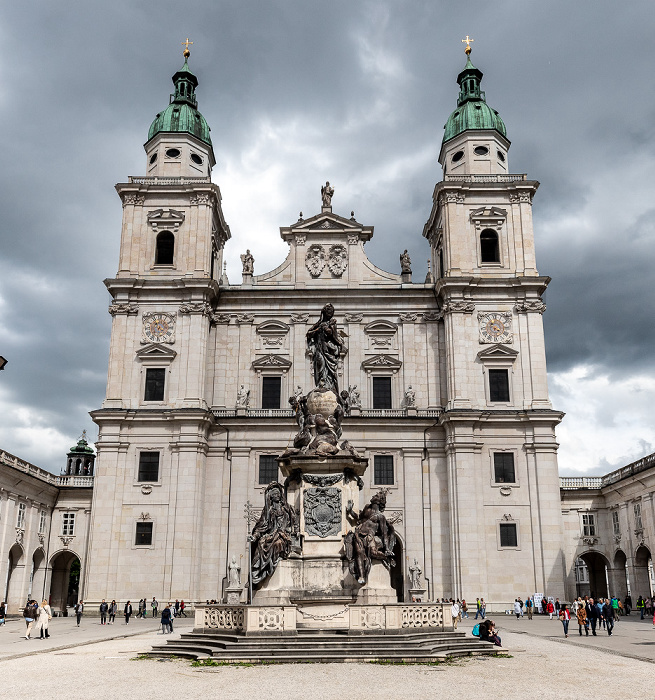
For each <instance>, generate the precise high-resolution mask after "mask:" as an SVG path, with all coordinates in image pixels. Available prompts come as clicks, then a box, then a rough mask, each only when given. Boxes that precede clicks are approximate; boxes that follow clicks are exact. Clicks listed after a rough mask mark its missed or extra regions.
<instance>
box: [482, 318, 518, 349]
mask: <svg viewBox="0 0 655 700" xmlns="http://www.w3.org/2000/svg"><path fill="white" fill-rule="evenodd" d="M478 322H479V324H480V342H481V343H511V342H512V314H511V313H509V312H503V311H489V312H486V313H483V312H480V313H479V314H478Z"/></svg>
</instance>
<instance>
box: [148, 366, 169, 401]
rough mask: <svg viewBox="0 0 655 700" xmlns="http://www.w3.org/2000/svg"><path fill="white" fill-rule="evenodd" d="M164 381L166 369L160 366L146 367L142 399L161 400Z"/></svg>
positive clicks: (162, 398)
mask: <svg viewBox="0 0 655 700" xmlns="http://www.w3.org/2000/svg"><path fill="white" fill-rule="evenodd" d="M165 383H166V370H165V369H164V368H161V367H148V369H146V389H145V393H144V396H143V400H144V401H163V400H164V388H165Z"/></svg>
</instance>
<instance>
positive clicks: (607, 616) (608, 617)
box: [602, 599, 614, 637]
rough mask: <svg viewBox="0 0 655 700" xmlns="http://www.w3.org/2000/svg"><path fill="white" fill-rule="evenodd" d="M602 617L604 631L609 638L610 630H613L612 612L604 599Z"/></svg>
mask: <svg viewBox="0 0 655 700" xmlns="http://www.w3.org/2000/svg"><path fill="white" fill-rule="evenodd" d="M602 615H603V621H604V622H605V629H606V630H607V636H608V637H611V636H612V630H613V629H614V610H612V606H611V605H610V602H609V600H607V599H605V605H604V606H603V612H602Z"/></svg>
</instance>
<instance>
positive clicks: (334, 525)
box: [303, 475, 341, 537]
mask: <svg viewBox="0 0 655 700" xmlns="http://www.w3.org/2000/svg"><path fill="white" fill-rule="evenodd" d="M340 476H341V475H340ZM303 496H304V499H303V501H304V515H305V531H306V533H307V534H308V535H315V536H318V537H330V536H334V535H338V534H339V532H340V531H341V489H338V488H334V487H328V488H321V487H317V488H311V489H305V490H304V492H303Z"/></svg>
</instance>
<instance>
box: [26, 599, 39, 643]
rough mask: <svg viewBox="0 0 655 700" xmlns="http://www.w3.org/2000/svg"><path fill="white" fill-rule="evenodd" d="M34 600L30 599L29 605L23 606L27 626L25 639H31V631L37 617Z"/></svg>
mask: <svg viewBox="0 0 655 700" xmlns="http://www.w3.org/2000/svg"><path fill="white" fill-rule="evenodd" d="M34 602H35V601H33V600H28V601H27V605H26V606H25V607H24V608H23V618H24V619H25V625H26V627H27V629H26V630H25V639H31V637H30V633H31V631H32V627H33V626H34V620H35V618H36V612H35V607H34Z"/></svg>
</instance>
